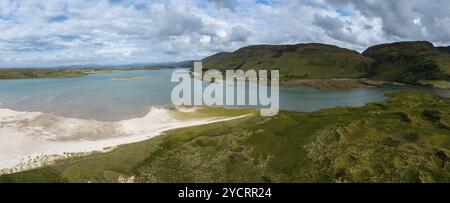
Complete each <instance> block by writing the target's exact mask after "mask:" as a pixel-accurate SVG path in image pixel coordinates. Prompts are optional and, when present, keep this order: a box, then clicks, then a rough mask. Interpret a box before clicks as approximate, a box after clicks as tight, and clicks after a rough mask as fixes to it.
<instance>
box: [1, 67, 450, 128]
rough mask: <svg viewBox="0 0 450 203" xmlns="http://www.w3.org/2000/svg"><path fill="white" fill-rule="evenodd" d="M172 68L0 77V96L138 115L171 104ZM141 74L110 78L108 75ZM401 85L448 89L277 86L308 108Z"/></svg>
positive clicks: (68, 110)
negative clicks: (77, 74) (59, 76)
mask: <svg viewBox="0 0 450 203" xmlns="http://www.w3.org/2000/svg"><path fill="white" fill-rule="evenodd" d="M173 71H174V70H168V69H164V70H139V71H124V72H115V73H109V74H92V75H88V76H85V77H74V78H62V79H22V80H0V102H1V103H3V104H4V105H6V106H7V107H8V108H11V109H14V110H20V111H39V112H44V113H53V114H56V115H61V116H65V117H73V118H87V119H96V120H104V121H114V120H123V119H129V118H134V117H139V116H144V115H145V114H146V113H147V112H148V111H149V109H150V108H151V107H152V106H171V105H172V102H171V99H170V95H171V91H172V88H173V87H174V86H175V85H177V83H172V82H170V78H171V75H172V72H173ZM132 75H143V76H144V77H143V78H134V79H129V80H115V79H113V78H114V77H123V76H132ZM403 89H415V90H420V91H432V92H435V93H438V94H440V95H442V96H447V97H449V96H450V93H449V92H450V91H447V90H436V89H431V88H417V87H407V86H404V87H401V86H383V87H377V88H358V89H353V90H347V91H321V90H317V89H314V88H310V87H297V88H280V108H281V109H285V110H295V111H314V110H318V109H321V108H331V107H336V106H362V105H364V104H366V103H368V102H376V101H383V100H385V99H386V98H387V97H386V96H385V95H384V94H385V93H390V92H395V91H399V90H403Z"/></svg>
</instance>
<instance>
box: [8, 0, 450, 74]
mask: <svg viewBox="0 0 450 203" xmlns="http://www.w3.org/2000/svg"><path fill="white" fill-rule="evenodd" d="M442 4H444V5H442ZM449 8H450V3H449V2H447V1H445V2H444V1H438V0H432V1H429V2H427V3H425V2H423V1H418V0H412V1H405V0H396V1H387V0H386V1H372V0H358V1H348V2H343V1H338V0H317V1H310V0H308V1H306V0H303V1H298V0H265V1H260V0H226V1H216V0H208V1H202V0H176V1H175V0H169V1H163V0H152V1H147V0H134V1H108V0H101V1H87V0H86V1H71V0H55V1H45V2H42V1H31V0H30V1H14V0H2V1H0V30H1V31H0V58H1V59H2V60H0V67H8V66H57V65H69V64H83V63H99V64H111V63H136V62H159V61H173V60H186V59H200V58H203V57H205V56H207V55H209V54H213V53H215V52H218V51H233V50H235V49H237V48H239V47H241V46H245V45H250V44H285V43H301V42H321V43H330V44H335V45H338V46H343V47H347V48H352V49H357V50H359V51H362V50H364V49H365V48H366V47H367V46H370V45H373V44H377V43H383V42H390V41H396V40H416V39H425V40H430V41H432V42H434V43H437V44H448V43H450V38H449V37H448V36H450V11H449V10H450V9H449Z"/></svg>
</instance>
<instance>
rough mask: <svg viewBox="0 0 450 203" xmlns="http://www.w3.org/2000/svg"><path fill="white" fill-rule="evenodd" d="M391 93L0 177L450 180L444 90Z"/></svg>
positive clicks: (174, 135)
mask: <svg viewBox="0 0 450 203" xmlns="http://www.w3.org/2000/svg"><path fill="white" fill-rule="evenodd" d="M392 96H393V97H392V98H390V99H389V100H387V101H386V102H383V103H372V104H368V105H366V106H364V107H359V108H332V109H324V110H320V111H316V112H312V113H299V112H287V111H283V112H280V114H278V115H277V116H275V117H260V116H258V115H256V114H255V115H253V116H249V117H244V118H241V119H238V120H233V121H229V122H224V123H214V124H209V125H205V126H197V127H189V128H184V129H179V130H173V131H170V132H167V133H166V134H165V135H162V136H159V137H156V138H153V139H150V140H147V141H144V142H140V143H134V144H128V145H123V146H120V147H118V148H116V149H114V150H112V151H110V152H108V153H95V154H92V155H88V156H82V157H76V158H71V159H66V160H62V161H59V162H57V163H56V164H54V165H51V166H46V167H42V168H39V169H34V170H30V171H26V172H21V173H17V174H10V175H3V176H0V182H117V181H133V182H450V168H449V167H450V165H449V154H450V100H449V99H444V98H440V97H438V96H435V95H431V94H422V93H413V92H403V93H398V94H395V95H392ZM208 111H209V112H208ZM213 111H214V109H212V110H207V113H213ZM233 111H234V112H233V115H236V114H237V113H238V111H237V110H233ZM220 112H221V113H222V114H223V113H224V112H226V110H223V109H221V110H220ZM247 113H249V112H248V111H247V112H243V113H242V114H247Z"/></svg>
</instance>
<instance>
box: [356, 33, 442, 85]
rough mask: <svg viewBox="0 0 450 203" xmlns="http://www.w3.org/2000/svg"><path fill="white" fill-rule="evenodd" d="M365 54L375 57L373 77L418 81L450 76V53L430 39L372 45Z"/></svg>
mask: <svg viewBox="0 0 450 203" xmlns="http://www.w3.org/2000/svg"><path fill="white" fill-rule="evenodd" d="M363 55H364V56H367V57H370V58H373V59H375V63H374V64H373V67H372V71H371V74H370V76H369V77H371V78H375V79H382V80H389V81H397V82H403V83H408V84H417V83H418V81H420V80H447V79H448V78H449V77H448V75H450V63H449V62H450V55H449V54H447V53H445V52H440V51H438V49H436V48H435V47H434V46H433V44H431V43H429V42H397V43H392V44H382V45H376V46H373V47H370V48H368V49H367V50H366V51H364V53H363Z"/></svg>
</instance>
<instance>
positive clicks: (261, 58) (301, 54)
mask: <svg viewBox="0 0 450 203" xmlns="http://www.w3.org/2000/svg"><path fill="white" fill-rule="evenodd" d="M371 63H372V59H370V58H367V57H365V56H362V55H361V54H359V53H358V52H356V51H353V50H349V49H344V48H340V47H337V46H333V45H327V44H318V43H309V44H295V45H253V46H247V47H243V48H241V49H238V50H237V51H235V52H232V53H229V52H222V53H218V54H215V55H212V56H210V57H207V58H205V59H203V67H204V68H205V69H218V70H226V69H239V68H240V69H242V70H248V69H255V70H259V69H280V77H281V79H282V80H290V79H300V78H360V77H365V76H366V75H367V74H368V71H369V69H370V67H371V66H370V65H371Z"/></svg>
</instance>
